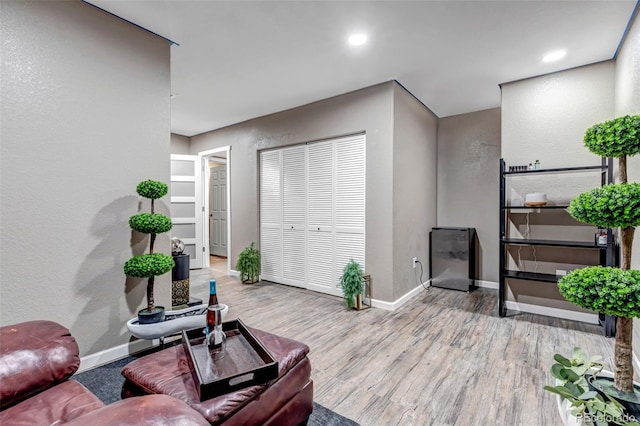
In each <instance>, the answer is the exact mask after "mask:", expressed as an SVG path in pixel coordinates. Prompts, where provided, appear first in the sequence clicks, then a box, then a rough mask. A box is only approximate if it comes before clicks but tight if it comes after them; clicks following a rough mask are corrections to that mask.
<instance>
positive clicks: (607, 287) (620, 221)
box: [558, 115, 640, 413]
mask: <svg viewBox="0 0 640 426" xmlns="http://www.w3.org/2000/svg"><path fill="white" fill-rule="evenodd" d="M584 143H585V145H586V146H587V148H589V150H590V151H591V152H593V153H594V154H598V155H600V156H602V157H617V158H618V164H619V181H620V183H616V184H612V185H606V186H603V187H598V188H594V189H592V190H590V191H587V192H585V193H582V194H580V195H579V196H578V197H577V198H575V199H574V200H572V201H571V204H570V206H569V213H570V214H571V216H573V217H574V218H575V219H577V220H578V221H581V222H584V223H588V224H591V225H595V226H598V227H601V228H620V235H621V248H622V262H621V267H620V268H612V267H605V266H592V267H587V268H583V269H577V270H575V271H573V272H571V273H569V274H567V275H565V276H564V277H562V278H561V279H560V280H559V281H558V288H559V290H560V293H561V294H562V295H563V296H564V298H565V299H567V300H568V301H570V302H572V303H575V304H576V305H578V306H581V307H583V308H587V309H591V310H593V311H596V312H600V313H604V314H607V315H613V316H616V317H617V320H616V342H615V363H614V365H615V372H614V373H615V374H614V377H615V378H614V383H613V386H612V388H613V389H611V393H609V394H611V395H612V396H614V397H615V398H617V399H618V400H620V401H621V402H622V404H623V405H625V406H626V407H627V409H628V410H629V411H630V412H634V410H637V409H638V407H640V405H638V406H636V407H634V406H633V405H626V403H625V402H624V401H625V400H630V401H629V403H630V404H631V402H636V403H637V402H640V393H639V392H638V390H634V385H633V366H632V360H631V349H632V347H631V336H632V327H633V318H634V317H640V271H638V270H633V269H631V248H632V243H633V234H634V231H635V227H636V226H638V225H640V184H639V183H629V182H627V156H632V155H636V154H638V153H640V115H636V116H624V117H619V118H616V119H614V120H610V121H606V122H604V123H600V124H596V125H595V126H593V127H591V128H589V129H588V130H587V131H586V133H585V137H584ZM596 387H597V385H596ZM637 412H638V413H640V411H637Z"/></svg>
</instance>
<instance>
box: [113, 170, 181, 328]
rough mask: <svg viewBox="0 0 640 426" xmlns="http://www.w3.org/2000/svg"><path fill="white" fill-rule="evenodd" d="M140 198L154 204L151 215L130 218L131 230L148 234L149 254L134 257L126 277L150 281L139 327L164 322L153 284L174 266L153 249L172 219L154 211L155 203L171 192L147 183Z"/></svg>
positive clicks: (140, 190)
mask: <svg viewBox="0 0 640 426" xmlns="http://www.w3.org/2000/svg"><path fill="white" fill-rule="evenodd" d="M136 192H137V193H138V195H140V196H141V197H144V198H149V199H150V200H151V213H139V214H136V215H134V216H131V218H130V219H129V226H130V227H131V229H133V230H134V231H137V232H140V233H143V234H149V235H150V236H151V237H150V243H149V253H148V254H141V255H138V256H134V257H132V258H131V259H129V260H128V261H127V262H126V263H125V264H124V273H125V274H126V275H128V276H130V277H138V278H148V281H147V307H146V308H145V309H142V310H140V311H139V312H138V322H139V323H140V324H152V323H157V322H161V321H163V320H164V315H165V309H164V307H163V306H156V305H155V302H154V297H153V284H154V280H155V277H156V276H159V275H163V274H165V273H167V272H169V271H170V270H171V269H172V268H173V266H174V261H173V258H172V257H171V256H169V255H167V254H164V253H154V252H153V246H154V243H155V240H156V235H157V234H161V233H164V232H169V231H170V230H171V227H172V225H171V219H170V218H168V217H167V216H164V215H162V214H157V213H155V211H154V201H155V200H157V199H158V198H162V197H164V196H165V195H167V193H168V192H169V188H168V187H167V185H166V184H165V183H163V182H158V181H155V180H145V181H142V182H140V183H139V184H138V187H137V188H136Z"/></svg>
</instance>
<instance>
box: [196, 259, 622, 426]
mask: <svg viewBox="0 0 640 426" xmlns="http://www.w3.org/2000/svg"><path fill="white" fill-rule="evenodd" d="M209 278H216V279H217V281H218V297H219V299H220V300H221V303H226V304H228V305H229V306H230V308H229V317H228V318H229V319H233V318H240V319H242V320H243V321H244V322H245V323H246V324H247V325H250V326H253V327H256V328H260V329H263V330H266V331H270V332H273V333H276V334H280V335H282V336H286V337H290V338H293V339H297V340H300V341H302V342H304V343H306V344H307V345H309V347H310V348H311V352H310V354H309V358H310V360H311V364H312V366H313V370H312V378H313V380H314V400H315V401H316V402H318V403H320V404H322V405H324V406H326V407H327V408H329V409H331V410H333V411H335V412H337V413H339V414H341V415H343V416H346V417H348V418H350V419H353V420H354V421H356V422H358V423H360V424H361V425H365V426H366V425H376V426H377V425H465V426H466V425H523V426H528V425H531V426H534V425H558V424H560V419H559V416H558V412H557V409H556V405H555V400H554V398H553V397H552V395H551V394H549V393H548V392H546V391H544V390H543V386H544V385H546V384H549V383H550V382H551V378H550V375H549V373H548V371H549V368H550V367H551V364H552V361H553V360H552V357H553V355H554V354H555V353H562V354H565V355H568V354H570V353H571V350H572V348H573V347H574V346H580V347H582V348H584V349H585V350H587V351H588V352H589V353H590V354H592V355H596V354H599V355H602V356H604V357H605V359H609V360H610V359H612V357H613V339H608V338H605V337H604V336H603V334H602V331H601V328H600V327H597V326H594V325H589V324H584V323H579V322H573V321H564V320H559V319H554V318H547V317H542V316H536V315H529V314H520V315H513V316H510V317H507V318H499V317H498V315H497V294H496V292H495V290H489V289H478V290H476V291H473V292H471V293H463V292H457V291H453V290H445V289H438V288H431V289H430V290H428V291H423V292H421V293H420V294H419V295H417V296H416V297H414V298H413V299H411V301H409V302H408V303H407V304H405V305H404V306H402V307H401V308H399V309H398V310H396V311H394V312H389V311H385V310H381V309H375V308H372V309H367V310H364V311H360V312H357V311H353V310H348V309H346V308H345V307H344V305H343V303H342V300H341V299H340V298H337V297H333V296H328V295H323V294H319V293H314V292H311V291H307V290H303V289H297V288H294V287H288V286H284V285H279V284H273V283H267V282H261V283H257V284H241V283H240V281H239V280H238V279H237V278H235V277H229V276H225V275H222V274H220V273H219V272H215V271H212V270H198V271H191V293H192V295H193V296H196V297H201V298H203V299H204V300H206V299H207V298H208V296H207V294H208V293H207V292H208V280H209ZM607 367H608V368H609V369H611V366H610V365H608V366H607Z"/></svg>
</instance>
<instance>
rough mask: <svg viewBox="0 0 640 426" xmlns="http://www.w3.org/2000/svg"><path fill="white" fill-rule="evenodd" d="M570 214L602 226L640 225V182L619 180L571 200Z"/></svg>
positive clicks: (581, 220)
mask: <svg viewBox="0 0 640 426" xmlns="http://www.w3.org/2000/svg"><path fill="white" fill-rule="evenodd" d="M569 214H571V216H573V217H574V218H575V219H577V220H579V221H580V222H584V223H589V224H592V225H595V226H599V227H601V228H610V227H621V228H627V227H632V226H637V225H638V224H640V184H639V183H619V184H614V185H605V186H601V187H597V188H593V189H591V190H589V191H587V192H583V193H582V194H580V195H578V197H576V198H574V199H573V200H571V204H569Z"/></svg>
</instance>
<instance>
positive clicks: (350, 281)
mask: <svg viewBox="0 0 640 426" xmlns="http://www.w3.org/2000/svg"><path fill="white" fill-rule="evenodd" d="M363 284H364V273H363V272H362V268H361V267H360V264H359V263H358V262H356V261H355V260H353V259H351V260H350V261H349V263H347V264H346V266H345V267H344V270H343V271H342V277H340V285H341V286H342V293H343V297H344V303H345V304H346V305H347V307H348V308H353V307H354V306H355V297H356V296H357V295H359V294H362V292H363V291H364V287H363Z"/></svg>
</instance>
